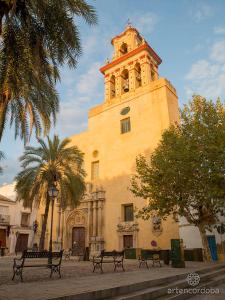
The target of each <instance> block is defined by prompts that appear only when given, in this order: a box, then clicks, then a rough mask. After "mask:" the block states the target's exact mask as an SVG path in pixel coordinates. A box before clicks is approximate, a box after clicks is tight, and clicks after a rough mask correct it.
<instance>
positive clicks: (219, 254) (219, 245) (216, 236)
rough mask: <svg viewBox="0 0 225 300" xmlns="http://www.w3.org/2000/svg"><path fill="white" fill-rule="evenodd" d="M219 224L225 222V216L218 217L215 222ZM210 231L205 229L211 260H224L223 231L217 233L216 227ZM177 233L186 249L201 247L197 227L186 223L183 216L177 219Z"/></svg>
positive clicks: (224, 244) (224, 239) (224, 242)
mask: <svg viewBox="0 0 225 300" xmlns="http://www.w3.org/2000/svg"><path fill="white" fill-rule="evenodd" d="M221 224H225V218H224V217H223V218H222V217H221V218H220V223H218V224H215V225H216V226H217V227H220V226H221ZM215 225H213V226H212V227H213V228H212V231H206V234H207V238H208V243H209V248H210V251H211V256H212V259H213V260H224V259H225V233H221V234H220V233H218V231H217V228H214V226H215ZM179 234H180V238H181V239H183V243H184V247H185V248H186V249H195V248H203V246H202V240H201V236H200V232H199V229H198V227H196V226H193V225H191V224H189V223H188V221H187V220H186V219H185V218H184V217H180V219H179Z"/></svg>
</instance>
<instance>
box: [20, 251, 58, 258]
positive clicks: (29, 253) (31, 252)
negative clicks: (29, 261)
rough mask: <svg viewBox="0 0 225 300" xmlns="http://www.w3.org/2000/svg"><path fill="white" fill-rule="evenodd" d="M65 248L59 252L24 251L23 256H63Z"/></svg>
mask: <svg viewBox="0 0 225 300" xmlns="http://www.w3.org/2000/svg"><path fill="white" fill-rule="evenodd" d="M62 254H63V250H61V251H59V252H49V251H27V250H24V251H23V255H22V258H49V257H52V258H61V257H62Z"/></svg>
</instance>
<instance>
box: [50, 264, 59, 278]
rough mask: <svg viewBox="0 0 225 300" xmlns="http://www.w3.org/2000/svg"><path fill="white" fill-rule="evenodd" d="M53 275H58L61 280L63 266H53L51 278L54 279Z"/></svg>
mask: <svg viewBox="0 0 225 300" xmlns="http://www.w3.org/2000/svg"><path fill="white" fill-rule="evenodd" d="M53 273H58V275H59V278H61V266H60V265H59V266H51V273H50V278H52V274H53Z"/></svg>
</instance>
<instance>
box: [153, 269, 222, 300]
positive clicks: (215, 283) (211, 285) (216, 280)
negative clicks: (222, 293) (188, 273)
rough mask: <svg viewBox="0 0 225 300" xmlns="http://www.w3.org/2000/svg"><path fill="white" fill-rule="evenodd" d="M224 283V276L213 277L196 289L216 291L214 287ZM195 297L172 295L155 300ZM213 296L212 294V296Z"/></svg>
mask: <svg viewBox="0 0 225 300" xmlns="http://www.w3.org/2000/svg"><path fill="white" fill-rule="evenodd" d="M223 283H225V275H224V274H223V275H220V276H216V277H214V278H213V279H212V280H210V281H207V282H204V283H202V284H199V285H198V286H197V288H199V289H203V288H213V289H216V287H217V286H218V285H220V284H223ZM194 296H195V295H192V294H180V295H173V296H169V295H166V296H163V297H160V298H158V299H157V300H185V299H189V298H192V297H194ZM212 296H214V294H212Z"/></svg>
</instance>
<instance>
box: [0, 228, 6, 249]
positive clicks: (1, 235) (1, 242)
mask: <svg viewBox="0 0 225 300" xmlns="http://www.w3.org/2000/svg"><path fill="white" fill-rule="evenodd" d="M0 247H6V230H5V229H0Z"/></svg>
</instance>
